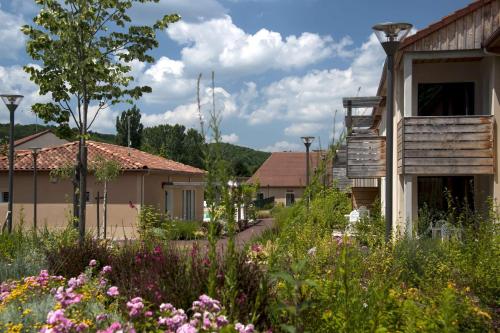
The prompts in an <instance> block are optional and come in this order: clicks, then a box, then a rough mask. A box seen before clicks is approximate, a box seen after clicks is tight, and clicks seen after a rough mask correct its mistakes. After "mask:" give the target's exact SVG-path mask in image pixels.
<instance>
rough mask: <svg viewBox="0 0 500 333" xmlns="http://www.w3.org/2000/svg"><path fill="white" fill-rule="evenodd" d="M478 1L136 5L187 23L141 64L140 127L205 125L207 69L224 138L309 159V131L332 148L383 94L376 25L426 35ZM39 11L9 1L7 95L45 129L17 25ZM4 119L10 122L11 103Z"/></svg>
mask: <svg viewBox="0 0 500 333" xmlns="http://www.w3.org/2000/svg"><path fill="white" fill-rule="evenodd" d="M468 3H470V0H469V1H468V0H418V1H415V0H412V1H408V0H377V1H373V0H160V1H159V2H158V3H157V4H147V5H142V4H141V5H137V6H135V7H134V8H132V10H131V12H130V14H131V17H132V19H133V22H134V23H136V24H150V23H153V22H154V21H155V20H156V19H158V18H160V17H161V16H162V15H164V14H169V13H178V14H180V15H181V16H182V20H181V21H179V22H178V23H175V24H173V25H171V26H170V27H169V28H168V29H166V30H165V31H161V32H159V33H158V39H159V44H160V45H159V47H158V48H157V49H155V50H154V51H152V52H151V54H152V55H153V56H154V57H155V62H154V63H151V64H147V63H140V62H134V63H132V64H131V66H132V75H133V76H134V78H135V81H136V83H137V84H141V85H148V86H150V87H151V88H152V89H153V92H152V93H151V94H147V95H145V96H143V98H142V99H141V100H140V101H139V102H138V103H137V105H138V107H139V108H140V110H141V112H142V122H143V124H144V125H145V126H155V125H159V124H182V125H185V126H186V127H193V128H196V129H199V126H200V125H199V117H198V113H197V106H196V80H197V77H198V75H199V74H200V73H201V74H202V87H201V101H202V110H203V112H204V116H205V118H206V117H207V116H208V115H207V112H208V111H209V109H210V107H211V102H212V100H211V89H210V87H211V72H212V71H214V72H215V86H216V88H215V96H216V98H215V100H216V108H217V111H218V112H220V114H221V115H222V123H221V130H222V134H223V136H222V139H223V141H225V142H229V143H233V144H237V145H241V146H247V147H251V148H255V149H259V150H265V151H290V150H291V151H300V150H302V149H304V146H303V145H302V143H301V140H300V137H301V136H305V135H311V136H315V137H316V140H315V143H314V144H313V148H314V149H318V148H320V147H325V146H326V145H328V143H329V142H331V140H332V138H333V137H334V135H335V136H338V135H339V134H340V133H341V132H342V130H343V128H342V127H343V119H344V115H345V113H344V112H345V111H344V110H343V108H342V97H347V96H356V95H359V96H371V95H373V94H375V93H376V90H377V86H378V83H379V80H380V75H381V71H382V66H383V62H384V60H385V54H384V51H383V50H382V48H381V46H380V44H379V42H378V41H377V39H376V38H375V36H374V35H373V34H372V30H371V27H372V26H373V25H374V24H376V23H379V22H387V21H401V22H409V23H412V24H413V25H414V27H415V31H416V30H420V29H423V28H425V27H426V26H428V25H429V24H432V23H433V22H435V21H438V20H440V19H441V18H442V17H444V16H446V15H448V14H450V13H451V12H453V11H455V10H457V9H460V8H462V7H464V6H466V5H467V4H468ZM37 12H38V8H37V6H36V5H35V4H34V0H0V92H1V93H11V92H15V93H20V94H23V95H24V96H25V99H24V100H23V102H22V104H21V105H20V107H19V109H18V111H16V123H21V124H31V123H35V122H36V121H37V119H36V117H35V115H34V114H33V113H32V112H31V105H32V104H33V103H36V102H41V101H42V102H43V101H48V100H49V99H50V98H49V96H40V95H39V94H38V88H37V86H36V85H35V84H34V83H32V82H31V81H30V80H29V76H28V75H27V74H26V73H25V72H24V71H23V66H25V65H27V64H32V63H34V62H33V60H32V59H30V57H29V56H28V55H27V54H26V52H25V37H24V36H23V34H22V33H21V32H20V30H19V28H20V26H21V25H23V24H29V23H31V22H32V18H33V17H34V16H35V15H36V14H37ZM126 108H127V107H126V106H123V105H117V106H112V107H110V108H108V109H106V110H105V111H104V112H101V113H100V114H99V115H98V116H97V120H96V121H95V123H94V125H93V127H92V128H91V130H93V131H99V132H104V133H114V132H115V121H116V120H115V119H116V116H117V115H119V114H120V113H121V112H122V111H123V110H125V109H126ZM94 110H95V108H94ZM367 112H368V110H367ZM335 115H336V117H335ZM334 118H335V119H334ZM0 122H2V123H6V122H8V112H7V110H6V109H5V108H4V107H3V106H0ZM38 122H39V123H40V121H38Z"/></svg>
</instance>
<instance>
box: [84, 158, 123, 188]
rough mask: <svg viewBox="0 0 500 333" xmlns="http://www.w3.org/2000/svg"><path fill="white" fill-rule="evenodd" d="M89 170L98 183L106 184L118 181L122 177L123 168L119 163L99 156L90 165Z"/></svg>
mask: <svg viewBox="0 0 500 333" xmlns="http://www.w3.org/2000/svg"><path fill="white" fill-rule="evenodd" d="M89 169H90V171H92V172H93V173H94V176H95V178H96V180H97V181H98V182H100V183H105V182H109V181H112V180H113V179H116V178H117V177H118V176H119V175H120V171H121V166H120V163H118V162H117V161H115V160H107V159H105V158H103V157H102V156H100V155H99V156H96V158H95V160H94V161H93V163H92V164H90V166H89Z"/></svg>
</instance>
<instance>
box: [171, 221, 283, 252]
mask: <svg viewBox="0 0 500 333" xmlns="http://www.w3.org/2000/svg"><path fill="white" fill-rule="evenodd" d="M273 226H274V219H262V220H260V221H259V222H257V224H255V225H253V226H251V227H250V228H248V229H245V230H243V231H242V232H240V233H239V234H237V235H236V247H237V248H239V249H242V248H243V247H244V246H245V245H246V244H247V243H249V242H250V241H251V240H252V239H253V238H255V237H258V236H260V235H261V234H262V233H263V232H264V231H265V230H268V229H271V228H272V227H273ZM227 241H228V239H227V238H222V239H219V241H218V242H217V251H218V252H219V253H221V252H222V250H223V249H224V248H226V247H227ZM195 243H197V244H198V245H199V247H200V248H206V247H207V246H208V241H207V240H205V239H204V240H189V241H183V240H179V241H171V242H170V244H173V245H175V246H178V247H180V248H189V247H192V246H193V245H194V244H195Z"/></svg>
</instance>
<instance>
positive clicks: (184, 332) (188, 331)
mask: <svg viewBox="0 0 500 333" xmlns="http://www.w3.org/2000/svg"><path fill="white" fill-rule="evenodd" d="M196 332H198V330H197V329H196V328H195V327H193V326H191V324H184V325H182V326H181V327H179V328H178V329H177V332H176V333H196Z"/></svg>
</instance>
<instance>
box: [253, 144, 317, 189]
mask: <svg viewBox="0 0 500 333" xmlns="http://www.w3.org/2000/svg"><path fill="white" fill-rule="evenodd" d="M309 159H310V167H311V174H312V173H313V171H314V169H315V168H316V167H317V166H318V162H319V159H320V154H319V153H317V152H312V153H310V154H309ZM248 182H249V183H253V184H255V183H257V182H258V183H259V185H260V186H261V187H266V186H269V187H305V186H306V153H291V152H283V153H272V154H271V156H269V158H268V159H267V160H266V161H265V162H264V164H262V166H261V167H260V168H259V169H258V170H257V171H256V172H255V173H254V174H253V176H252V177H251V178H250V179H249V180H248Z"/></svg>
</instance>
